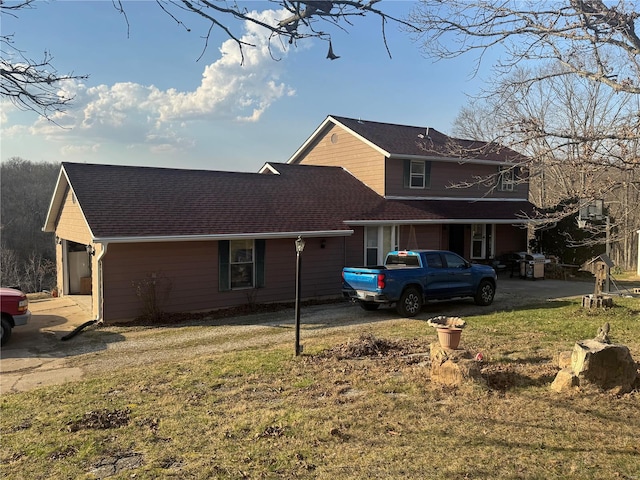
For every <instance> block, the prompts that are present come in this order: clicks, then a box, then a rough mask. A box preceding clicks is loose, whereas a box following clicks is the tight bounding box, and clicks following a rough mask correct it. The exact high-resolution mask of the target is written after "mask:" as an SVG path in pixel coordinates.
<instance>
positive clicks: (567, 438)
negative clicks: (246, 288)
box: [0, 299, 640, 480]
mask: <svg viewBox="0 0 640 480" xmlns="http://www.w3.org/2000/svg"><path fill="white" fill-rule="evenodd" d="M616 305H617V306H616V307H615V308H613V309H611V310H608V311H598V312H588V311H584V310H583V309H582V308H580V307H579V306H578V305H577V304H575V303H568V302H562V303H557V304H544V305H541V306H538V307H537V308H533V307H530V308H527V309H521V310H514V311H512V312H506V313H496V314H491V315H483V316H478V317H467V318H465V320H467V323H468V327H467V328H466V329H465V331H464V333H463V345H462V346H463V347H465V348H467V349H469V350H471V351H473V352H477V351H482V352H483V354H484V357H485V366H484V368H483V375H484V377H485V379H486V380H487V383H488V387H487V388H481V387H465V388H457V389H453V388H444V387H442V386H438V385H435V384H432V383H431V382H430V380H429V359H428V354H427V353H428V351H429V343H430V342H431V341H434V340H435V335H434V334H433V332H431V330H433V329H429V328H425V324H424V322H423V321H417V320H396V321H387V322H378V323H375V324H370V325H362V326H361V327H359V330H354V333H353V335H352V336H351V338H344V337H341V336H338V335H337V334H330V335H326V336H317V337H314V338H312V339H308V340H306V341H305V342H304V343H305V355H303V356H302V357H299V358H294V357H292V355H291V350H292V346H291V345H289V344H287V345H280V344H278V345H271V346H268V347H262V348H259V349H245V350H240V351H235V352H231V353H223V354H211V355H206V356H203V357H192V358H190V359H189V360H186V361H180V362H164V363H163V362H160V363H156V364H155V365H153V366H148V365H147V366H145V367H140V368H129V369H126V370H119V371H116V372H111V373H107V374H103V375H100V376H97V377H95V378H93V379H91V380H87V381H82V382H76V383H70V384H67V385H64V386H60V387H51V388H43V389H40V390H35V391H32V392H28V393H20V394H11V395H3V397H2V398H1V399H0V402H1V403H0V406H1V413H2V416H1V419H0V434H1V435H2V445H3V448H2V453H1V454H0V456H1V458H0V460H1V461H2V470H1V472H0V473H1V474H2V477H3V478H16V479H21V478H29V479H37V478H43V479H44V478H47V479H50V478H60V479H63V478H64V479H66V478H133V476H134V475H135V478H150V479H151V478H180V479H182V478H202V479H206V478H230V479H236V478H251V479H253V478H314V479H315V478H319V479H328V478H331V479H337V478H339V479H350V478H353V479H360V478H368V479H370V478H435V479H439V478H443V479H444V478H447V479H489V478H490V479H516V478H517V479H565V478H576V479H578V478H580V479H611V478H622V479H636V480H637V479H639V478H640V436H639V434H638V432H640V415H639V414H638V412H639V411H640V392H638V391H637V390H636V391H634V392H632V393H630V394H626V395H623V396H615V395H612V394H609V393H606V392H599V393H590V394H586V393H584V392H574V393H570V394H557V393H553V392H551V391H550V390H549V388H548V386H549V383H550V382H551V380H552V379H553V377H554V375H555V373H556V372H557V368H556V366H555V363H554V361H553V358H554V356H555V355H557V353H558V352H560V351H562V350H568V349H570V348H571V347H572V345H573V342H574V341H575V340H580V339H583V338H592V337H593V336H595V333H596V331H597V328H598V327H599V326H600V325H602V324H603V323H604V322H605V321H608V322H610V324H611V325H612V335H613V340H614V341H618V342H620V343H625V344H627V345H628V346H629V348H630V349H631V351H632V354H633V356H634V358H636V359H638V358H639V357H640V304H639V302H638V300H635V299H620V300H616ZM425 331H427V332H429V333H430V335H429V336H424V332H425Z"/></svg>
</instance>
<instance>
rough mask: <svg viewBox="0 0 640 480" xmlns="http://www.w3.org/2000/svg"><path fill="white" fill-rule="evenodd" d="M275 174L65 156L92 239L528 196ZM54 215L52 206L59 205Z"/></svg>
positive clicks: (414, 215) (418, 212)
mask: <svg viewBox="0 0 640 480" xmlns="http://www.w3.org/2000/svg"><path fill="white" fill-rule="evenodd" d="M270 165H271V167H272V168H273V170H275V171H276V172H277V173H273V174H266V173H263V174H259V173H237V172H220V171H207V170H180V169H169V168H151V167H131V166H115V165H95V164H80V163H63V164H62V168H63V169H64V172H65V173H66V176H67V178H68V180H69V184H70V185H71V188H72V189H73V191H74V193H75V195H76V198H77V200H78V203H79V205H80V207H81V208H82V211H83V213H84V215H85V218H86V219H87V223H88V224H89V228H90V229H91V231H92V233H93V236H94V238H97V239H114V238H131V237H135V238H139V237H180V236H237V235H243V234H254V235H255V236H258V237H259V236H260V234H263V235H271V234H278V233H283V234H288V233H296V232H336V234H340V232H342V233H344V234H345V235H348V234H349V230H350V227H349V225H347V224H346V223H345V221H348V220H351V221H355V222H359V221H367V220H371V221H387V222H402V221H409V220H411V221H415V222H416V223H420V222H430V221H437V220H439V221H442V222H443V223H447V222H451V221H455V220H464V219H474V218H475V219H488V220H490V219H493V220H517V219H518V218H519V213H520V212H521V210H524V211H527V212H528V211H530V209H531V204H530V203H529V202H490V203H489V202H482V201H479V202H468V201H444V200H429V201H427V200H407V201H399V200H385V199H384V198H383V197H381V196H380V195H378V194H377V193H375V192H374V191H373V190H371V189H370V188H368V187H367V186H365V185H364V184H363V183H361V182H360V181H358V180H357V179H356V178H355V177H353V176H352V175H351V174H349V173H348V172H347V171H345V170H344V169H342V168H340V167H322V166H310V165H290V164H280V163H272V164H270ZM54 215H55V212H54Z"/></svg>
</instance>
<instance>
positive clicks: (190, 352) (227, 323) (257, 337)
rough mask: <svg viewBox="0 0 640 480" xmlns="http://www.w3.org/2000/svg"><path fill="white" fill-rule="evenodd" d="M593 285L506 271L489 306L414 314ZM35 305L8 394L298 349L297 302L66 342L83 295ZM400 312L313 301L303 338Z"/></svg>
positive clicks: (11, 352) (6, 378) (19, 340)
mask: <svg viewBox="0 0 640 480" xmlns="http://www.w3.org/2000/svg"><path fill="white" fill-rule="evenodd" d="M592 291H593V283H592V282H570V281H562V280H536V281H531V280H520V279H509V278H500V279H499V283H498V291H497V294H496V298H495V301H494V303H493V304H492V305H491V306H489V307H478V306H476V305H474V303H473V301H472V300H471V299H463V300H457V301H447V302H435V303H429V304H428V305H426V306H425V307H424V308H423V310H422V312H421V313H420V315H418V316H417V317H416V318H417V319H422V320H425V319H428V318H430V317H432V316H435V315H443V314H445V315H458V316H469V315H475V314H477V313H480V312H484V313H486V312H490V311H498V310H508V309H511V308H513V307H516V306H519V305H525V304H527V303H531V302H532V301H539V300H545V299H546V300H559V299H562V298H565V297H575V296H582V295H584V294H588V293H591V292H592ZM30 309H31V311H32V313H33V317H32V321H31V323H30V325H28V326H27V327H19V328H16V329H14V331H13V336H12V338H11V340H10V341H9V344H8V345H7V346H6V347H4V348H3V349H2V352H1V358H2V361H1V363H0V372H1V373H2V376H1V377H0V392H1V393H2V394H5V393H8V392H15V391H25V390H30V389H32V388H37V387H40V386H44V385H52V384H61V383H64V382H68V381H72V380H77V379H80V378H82V377H84V376H91V375H93V374H96V373H99V372H104V371H114V370H117V369H120V368H126V367H127V366H132V365H136V366H140V365H145V364H150V363H154V362H156V361H160V360H161V361H166V360H179V359H181V358H187V357H193V356H194V355H206V354H211V353H218V352H224V351H230V350H238V349H243V348H247V347H256V346H260V345H272V344H278V343H285V342H291V345H292V349H293V339H294V312H293V309H287V310H282V311H279V312H270V313H261V314H254V315H247V316H243V317H236V318H226V319H222V320H215V321H208V322H207V321H200V322H193V323H188V324H182V325H180V326H165V327H153V328H150V327H128V328H125V327H100V328H94V327H89V328H88V329H86V330H85V331H83V332H82V333H80V334H79V335H77V336H76V337H74V338H72V339H70V340H68V341H61V338H62V337H63V336H64V335H66V334H67V333H69V332H70V331H72V330H73V329H74V328H75V327H76V326H78V325H80V324H82V323H84V322H85V321H87V320H89V319H90V315H89V313H88V312H87V311H86V310H84V309H83V307H82V302H75V301H74V300H73V298H72V297H63V298H52V299H46V300H40V301H33V302H31V303H30ZM398 318H399V317H398V315H397V314H396V312H395V309H380V310H377V311H375V312H365V311H364V310H362V309H361V308H360V307H359V306H357V305H354V304H351V303H347V302H339V303H334V304H325V305H316V306H310V307H305V308H304V309H303V310H302V313H301V324H302V325H301V331H302V333H301V337H302V339H303V343H304V339H305V338H311V337H315V336H320V335H326V334H328V333H334V332H336V331H344V332H345V333H348V332H349V331H353V330H355V329H357V327H358V326H360V325H362V324H368V323H372V322H387V321H394V320H397V319H398ZM203 327H204V328H203Z"/></svg>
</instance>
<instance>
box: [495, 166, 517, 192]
mask: <svg viewBox="0 0 640 480" xmlns="http://www.w3.org/2000/svg"><path fill="white" fill-rule="evenodd" d="M515 184H516V182H515V171H514V169H513V167H498V190H501V191H503V192H513V191H514V190H515Z"/></svg>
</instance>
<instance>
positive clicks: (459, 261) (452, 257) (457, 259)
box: [443, 252, 467, 268]
mask: <svg viewBox="0 0 640 480" xmlns="http://www.w3.org/2000/svg"><path fill="white" fill-rule="evenodd" d="M443 255H444V258H445V259H446V260H447V267H449V268H464V267H466V266H467V261H466V260H465V259H464V258H462V257H461V256H460V255H456V254H455V253H451V252H445V253H444V254H443Z"/></svg>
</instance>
